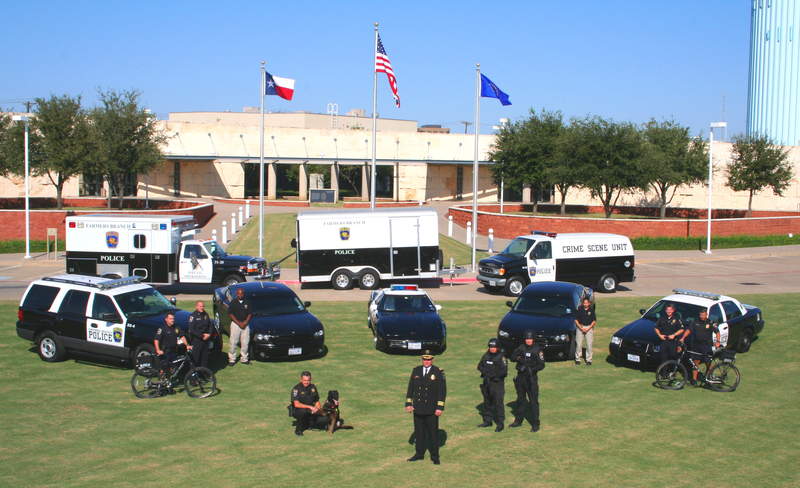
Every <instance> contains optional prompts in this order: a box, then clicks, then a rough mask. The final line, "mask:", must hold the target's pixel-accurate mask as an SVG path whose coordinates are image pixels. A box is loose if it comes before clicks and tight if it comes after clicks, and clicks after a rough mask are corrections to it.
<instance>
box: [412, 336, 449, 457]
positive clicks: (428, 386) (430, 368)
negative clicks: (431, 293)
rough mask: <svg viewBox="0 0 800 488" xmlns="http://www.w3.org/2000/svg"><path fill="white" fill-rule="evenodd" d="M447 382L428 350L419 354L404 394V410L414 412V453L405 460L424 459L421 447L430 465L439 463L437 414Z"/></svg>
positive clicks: (441, 405) (442, 401)
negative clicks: (429, 457)
mask: <svg viewBox="0 0 800 488" xmlns="http://www.w3.org/2000/svg"><path fill="white" fill-rule="evenodd" d="M446 396H447V382H446V381H445V377H444V371H443V370H441V369H439V368H437V367H436V366H434V365H433V356H432V355H431V354H430V352H429V351H425V354H423V355H422V366H417V367H416V368H414V369H413V370H411V377H410V378H409V379H408V392H407V393H406V412H411V413H413V414H414V438H415V447H416V453H415V454H414V455H413V456H411V457H410V458H408V460H409V461H419V460H420V459H425V450H426V449H427V450H428V451H429V452H430V454H431V461H433V464H439V416H441V415H442V413H443V412H444V400H445V397H446Z"/></svg>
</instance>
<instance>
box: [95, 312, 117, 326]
mask: <svg viewBox="0 0 800 488" xmlns="http://www.w3.org/2000/svg"><path fill="white" fill-rule="evenodd" d="M100 320H105V321H106V322H114V323H118V322H122V320H120V318H119V315H117V314H115V313H114V312H106V313H102V314H100Z"/></svg>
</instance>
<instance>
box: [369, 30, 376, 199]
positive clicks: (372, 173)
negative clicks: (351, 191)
mask: <svg viewBox="0 0 800 488" xmlns="http://www.w3.org/2000/svg"><path fill="white" fill-rule="evenodd" d="M377 54H378V23H377V22H375V49H373V50H372V165H371V167H370V168H371V169H370V175H369V182H370V187H369V208H375V150H376V147H377V141H376V137H377V133H378V118H377V115H376V112H377V111H378V70H376V69H375V61H376V56H377Z"/></svg>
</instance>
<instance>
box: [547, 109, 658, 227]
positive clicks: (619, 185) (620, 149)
mask: <svg viewBox="0 0 800 488" xmlns="http://www.w3.org/2000/svg"><path fill="white" fill-rule="evenodd" d="M570 125H571V126H570V130H569V131H568V132H567V140H566V141H565V143H564V145H563V147H564V151H565V157H567V158H569V160H571V161H574V162H575V163H576V164H577V166H578V170H579V171H580V174H581V181H582V183H581V185H582V186H584V187H585V188H588V189H589V191H590V192H591V194H592V196H593V197H595V198H598V199H600V201H601V202H602V204H603V210H604V212H605V216H606V218H609V217H611V214H612V213H613V211H614V208H615V207H616V205H617V201H618V200H619V197H620V195H621V194H622V192H623V191H626V190H631V189H633V188H637V187H641V186H642V185H643V184H644V182H645V181H646V173H645V171H644V169H643V168H642V164H641V158H642V154H643V151H644V144H643V142H642V137H641V134H640V133H639V131H638V130H637V129H636V127H635V126H634V125H633V124H631V123H629V122H613V121H611V120H606V119H603V118H601V117H586V118H583V119H573V120H572V121H571V124H570Z"/></svg>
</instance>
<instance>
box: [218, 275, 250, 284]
mask: <svg viewBox="0 0 800 488" xmlns="http://www.w3.org/2000/svg"><path fill="white" fill-rule="evenodd" d="M242 281H244V280H243V279H242V277H241V276H239V275H235V274H230V275H228V276H226V277H225V278H223V280H222V283H220V284H221V285H222V286H232V285H237V284H239V283H241V282H242Z"/></svg>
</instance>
